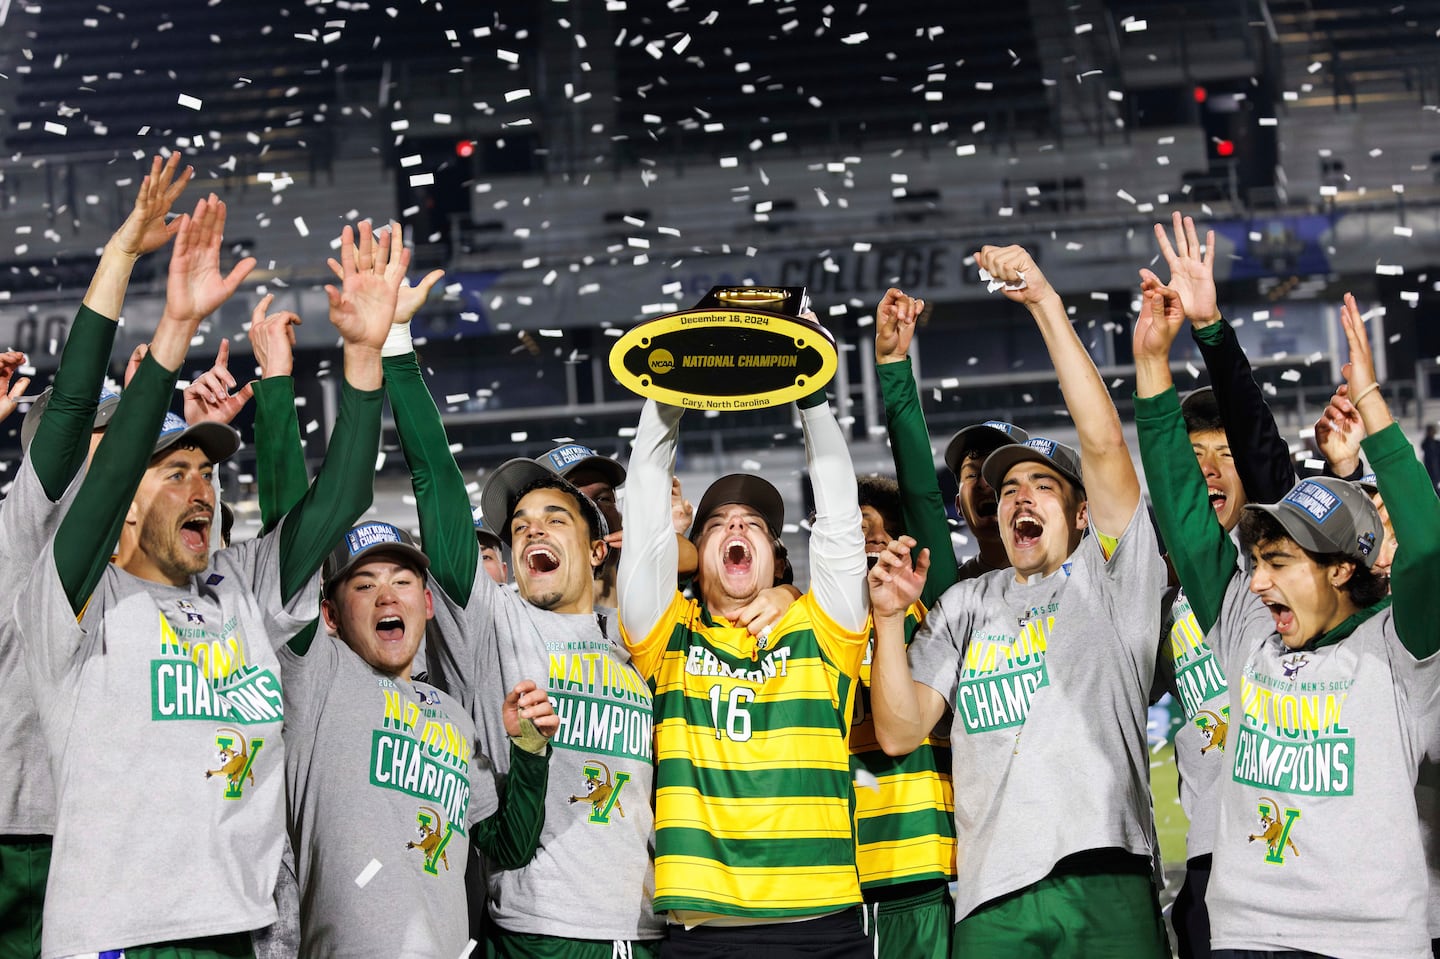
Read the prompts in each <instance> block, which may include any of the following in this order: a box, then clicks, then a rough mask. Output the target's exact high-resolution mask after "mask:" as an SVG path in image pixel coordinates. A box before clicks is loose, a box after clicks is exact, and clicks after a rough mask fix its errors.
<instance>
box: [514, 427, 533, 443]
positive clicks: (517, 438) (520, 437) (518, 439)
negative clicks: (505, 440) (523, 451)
mask: <svg viewBox="0 0 1440 959" xmlns="http://www.w3.org/2000/svg"><path fill="white" fill-rule="evenodd" d="M529 438H530V434H529V433H526V432H525V431H523V430H522V431H520V432H519V433H511V434H510V442H512V443H523V442H525V441H526V440H528V439H529Z"/></svg>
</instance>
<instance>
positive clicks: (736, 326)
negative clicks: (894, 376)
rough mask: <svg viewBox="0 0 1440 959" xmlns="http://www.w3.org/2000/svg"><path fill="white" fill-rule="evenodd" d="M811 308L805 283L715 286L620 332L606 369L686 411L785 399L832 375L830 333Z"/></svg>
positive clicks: (744, 406) (763, 404)
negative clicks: (688, 304)
mask: <svg viewBox="0 0 1440 959" xmlns="http://www.w3.org/2000/svg"><path fill="white" fill-rule="evenodd" d="M809 309H810V298H809V296H807V295H806V293H805V288H804V287H790V286H786V287H775V286H717V287H715V288H713V289H712V290H711V291H710V292H709V293H707V294H705V296H704V297H702V298H701V300H700V302H699V303H697V304H695V306H694V307H693V308H691V309H688V310H681V311H680V312H678V313H667V314H666V315H664V316H660V317H656V318H655V319H653V320H647V321H646V322H644V323H641V324H640V325H639V326H637V327H635V328H634V329H632V330H630V331H629V332H628V333H626V334H625V335H624V336H622V337H621V338H620V340H619V342H617V343H616V344H615V346H614V348H613V349H612V350H611V351H610V372H611V373H613V374H615V378H616V379H617V380H619V381H620V382H621V384H623V385H624V386H625V387H626V388H628V389H630V390H632V391H634V392H636V393H639V394H640V395H641V396H646V397H649V398H651V399H654V400H657V401H659V402H661V403H668V404H670V405H671V406H680V407H685V408H686V409H699V410H753V409H761V408H763V407H767V406H779V405H781V404H784V403H790V402H793V401H794V400H797V399H799V398H800V397H802V396H805V395H806V394H808V393H812V392H814V391H815V390H817V389H819V388H820V387H822V386H824V385H825V384H826V383H828V382H830V379H831V377H833V376H834V375H835V366H836V362H837V357H836V353H835V338H834V337H833V336H831V335H830V332H829V331H828V330H826V329H825V328H824V327H823V326H821V325H820V324H819V323H817V322H815V320H814V314H813V313H809ZM802 314H805V315H802Z"/></svg>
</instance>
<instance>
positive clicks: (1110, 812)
mask: <svg viewBox="0 0 1440 959" xmlns="http://www.w3.org/2000/svg"><path fill="white" fill-rule="evenodd" d="M1164 586H1165V567H1164V564H1163V562H1162V561H1161V559H1160V557H1159V553H1158V551H1157V548H1156V542H1155V533H1154V531H1153V530H1152V529H1151V526H1150V522H1149V519H1148V518H1147V517H1146V515H1145V510H1144V509H1137V510H1136V511H1135V515H1134V517H1132V519H1131V521H1130V526H1129V528H1128V529H1126V531H1125V532H1124V534H1123V535H1122V536H1121V537H1120V539H1119V541H1118V543H1117V544H1116V547H1115V550H1114V553H1113V555H1111V557H1110V559H1109V561H1108V562H1107V561H1106V559H1105V556H1104V554H1103V553H1102V551H1101V546H1100V542H1099V541H1098V539H1097V538H1096V537H1095V536H1094V535H1087V536H1086V537H1085V538H1084V539H1083V540H1082V541H1081V543H1080V545H1079V547H1078V548H1077V549H1076V550H1075V552H1074V553H1072V554H1071V556H1070V558H1069V560H1067V561H1066V563H1065V564H1064V565H1063V566H1062V567H1061V568H1060V569H1059V570H1057V571H1056V572H1055V573H1053V574H1051V575H1050V576H1046V577H1044V578H1040V579H1038V580H1037V581H1032V582H1028V583H1018V582H1016V581H1015V571H1014V570H1013V569H1005V570H997V571H995V572H991V573H986V574H985V575H984V576H981V577H980V578H979V579H973V580H968V581H965V582H961V583H957V584H956V585H954V586H952V587H951V588H950V589H948V590H946V592H945V593H944V595H942V596H941V597H940V600H939V601H938V602H937V603H936V605H935V607H934V608H933V609H931V610H930V612H929V614H928V615H927V616H926V617H925V622H924V623H923V624H922V625H921V627H920V630H919V632H918V633H917V634H916V636H915V640H914V642H912V643H911V644H910V648H909V659H910V668H911V671H912V673H913V675H914V677H915V679H916V680H917V681H918V682H921V683H924V684H925V685H927V686H930V687H932V688H933V689H935V690H936V691H937V692H939V693H940V694H941V695H942V696H944V697H945V700H946V702H948V703H949V704H950V707H951V709H952V710H953V711H954V713H953V722H952V724H951V732H950V750H951V756H952V768H953V773H954V782H955V827H956V840H957V846H958V853H957V862H956V872H957V875H958V883H957V888H956V895H955V916H956V921H957V922H958V921H959V920H961V919H963V918H965V917H966V916H967V915H969V914H970V913H971V912H972V911H973V910H974V909H975V907H976V906H978V905H980V904H981V903H984V902H987V901H989V900H991V899H994V898H996V897H997V896H1003V895H1005V894H1007V893H1012V892H1015V891H1017V890H1020V889H1023V888H1025V887H1026V886H1028V885H1030V884H1032V883H1034V882H1038V881H1039V880H1041V879H1043V878H1044V877H1045V876H1046V875H1047V874H1048V873H1049V872H1050V871H1051V869H1052V868H1053V867H1054V866H1055V864H1056V863H1057V862H1058V861H1059V860H1061V859H1062V858H1064V857H1065V856H1068V855H1071V854H1072V853H1077V852H1083V851H1085V850H1089V849H1104V848H1118V849H1123V850H1126V851H1128V852H1130V853H1133V854H1135V855H1137V856H1144V857H1146V858H1151V857H1152V856H1153V855H1154V850H1155V840H1154V820H1153V815H1152V812H1151V808H1150V782H1149V778H1150V757H1149V753H1148V751H1147V749H1146V739H1145V709H1146V701H1147V699H1148V698H1149V691H1150V685H1151V682H1152V680H1153V678H1154V672H1155V637H1157V636H1159V635H1160V617H1161V601H1160V600H1161V595H1162V590H1163V589H1164Z"/></svg>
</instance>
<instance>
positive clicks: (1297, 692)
mask: <svg viewBox="0 0 1440 959" xmlns="http://www.w3.org/2000/svg"><path fill="white" fill-rule="evenodd" d="M1248 587H1249V580H1248V578H1247V577H1246V576H1245V575H1244V574H1243V573H1238V572H1237V573H1236V574H1235V576H1234V577H1233V578H1232V579H1231V580H1230V585H1229V587H1228V588H1227V590H1226V594H1225V600H1224V605H1223V607H1222V609H1221V613H1220V620H1219V622H1218V623H1217V628H1216V630H1214V631H1213V632H1212V640H1213V648H1214V651H1215V655H1216V656H1218V657H1219V658H1220V663H1221V665H1222V666H1223V667H1224V669H1225V675H1226V677H1227V679H1228V680H1229V683H1230V715H1231V716H1232V717H1235V720H1236V721H1235V723H1234V725H1233V726H1231V728H1230V735H1229V738H1228V740H1227V742H1226V747H1225V751H1226V755H1227V756H1228V759H1229V763H1228V768H1227V775H1228V779H1226V780H1225V782H1224V783H1223V784H1222V787H1221V791H1220V821H1219V825H1218V828H1217V830H1216V835H1215V851H1214V855H1215V862H1214V870H1213V872H1212V873H1211V875H1210V888H1209V891H1208V893H1207V895H1206V903H1207V904H1208V905H1209V907H1210V942H1211V946H1212V948H1215V949H1259V950H1290V949H1295V950H1302V951H1311V952H1318V953H1321V954H1324V955H1330V956H1342V957H1346V959H1350V957H1356V959H1365V957H1374V959H1403V957H1416V959H1419V957H1428V956H1429V955H1430V939H1429V935H1428V933H1427V931H1426V930H1427V925H1426V899H1427V874H1426V868H1425V854H1424V848H1423V845H1422V841H1421V835H1420V825H1419V817H1418V816H1417V814H1416V809H1415V792H1414V790H1415V783H1416V776H1417V772H1416V770H1417V768H1418V766H1419V765H1420V760H1421V757H1422V756H1423V755H1424V753H1425V750H1426V748H1427V746H1428V745H1429V744H1431V742H1432V741H1433V739H1434V737H1435V735H1436V731H1437V729H1440V714H1437V699H1440V672H1437V669H1440V655H1435V656H1431V657H1430V658H1428V659H1425V660H1421V661H1416V660H1415V659H1414V657H1412V656H1411V655H1410V653H1409V652H1408V651H1407V650H1406V649H1405V647H1404V646H1403V645H1402V644H1401V642H1400V639H1399V637H1398V636H1397V635H1396V633H1395V624H1394V617H1393V615H1392V611H1391V610H1390V608H1389V606H1388V604H1387V605H1386V607H1385V608H1383V609H1381V610H1380V611H1379V612H1377V613H1376V614H1375V615H1373V616H1371V617H1370V618H1369V619H1367V620H1366V621H1364V622H1363V623H1361V624H1360V625H1359V626H1358V627H1357V628H1356V629H1355V631H1354V632H1353V633H1351V634H1350V635H1349V636H1348V637H1346V638H1345V639H1342V640H1340V641H1339V642H1337V643H1333V644H1330V645H1327V646H1322V647H1319V648H1318V649H1305V650H1290V649H1287V648H1286V647H1285V644H1284V643H1283V642H1281V640H1280V637H1279V636H1278V635H1277V634H1276V633H1275V625H1274V620H1273V618H1272V616H1271V614H1270V612H1269V610H1268V609H1267V608H1266V607H1265V606H1264V605H1263V604H1262V603H1261V602H1260V600H1259V598H1258V597H1256V596H1255V595H1254V594H1252V593H1251V592H1250V591H1249V588H1248Z"/></svg>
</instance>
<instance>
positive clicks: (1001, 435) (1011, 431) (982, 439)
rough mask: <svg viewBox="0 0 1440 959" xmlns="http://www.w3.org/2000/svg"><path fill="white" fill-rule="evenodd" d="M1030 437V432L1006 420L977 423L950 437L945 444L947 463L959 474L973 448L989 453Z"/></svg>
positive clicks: (953, 471)
mask: <svg viewBox="0 0 1440 959" xmlns="http://www.w3.org/2000/svg"><path fill="white" fill-rule="evenodd" d="M1029 438H1030V434H1029V433H1027V432H1025V431H1024V430H1022V429H1021V428H1020V427H1018V426H1016V425H1015V424H1013V423H1006V422H1005V421H1004V420H986V421H985V422H983V423H976V424H974V425H973V426H967V427H965V428H964V429H963V430H961V431H960V432H958V433H956V434H955V435H954V436H952V437H950V442H949V443H947V444H946V446H945V465H946V466H948V467H950V472H952V473H954V474H955V475H956V476H959V475H960V468H961V467H962V466H964V465H965V454H966V453H968V452H970V451H971V450H983V451H985V452H987V453H989V452H993V451H994V450H997V449H999V448H1000V447H1002V446H1007V445H1009V444H1011V443H1023V442H1025V441H1026V440H1028V439H1029Z"/></svg>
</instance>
